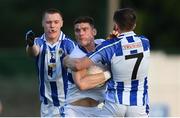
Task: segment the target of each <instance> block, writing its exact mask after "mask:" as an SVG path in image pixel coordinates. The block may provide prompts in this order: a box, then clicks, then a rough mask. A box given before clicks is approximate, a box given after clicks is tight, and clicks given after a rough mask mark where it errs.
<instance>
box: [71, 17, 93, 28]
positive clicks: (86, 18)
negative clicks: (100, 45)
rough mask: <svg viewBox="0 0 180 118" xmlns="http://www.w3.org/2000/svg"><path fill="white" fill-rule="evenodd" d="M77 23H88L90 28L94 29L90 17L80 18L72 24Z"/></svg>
mask: <svg viewBox="0 0 180 118" xmlns="http://www.w3.org/2000/svg"><path fill="white" fill-rule="evenodd" d="M77 23H89V24H90V25H91V26H92V27H94V19H93V18H92V17H90V16H80V17H78V18H77V19H75V20H74V22H73V24H74V25H75V24H77Z"/></svg>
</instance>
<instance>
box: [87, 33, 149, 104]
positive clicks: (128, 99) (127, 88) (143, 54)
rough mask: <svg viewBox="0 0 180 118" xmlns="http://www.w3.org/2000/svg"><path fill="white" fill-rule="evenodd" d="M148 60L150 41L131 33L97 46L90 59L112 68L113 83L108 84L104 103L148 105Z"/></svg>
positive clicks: (111, 81) (110, 81)
mask: <svg viewBox="0 0 180 118" xmlns="http://www.w3.org/2000/svg"><path fill="white" fill-rule="evenodd" d="M149 57H150V44H149V40H148V39H147V38H145V37H143V36H137V35H136V34H135V33H134V32H133V31H131V32H126V33H122V34H121V35H120V37H118V38H114V39H110V40H107V41H105V42H103V43H102V45H100V46H98V47H97V48H96V51H95V52H94V53H93V54H91V55H89V58H90V59H91V60H92V61H93V62H94V63H99V62H102V63H106V64H108V65H109V66H110V67H111V74H112V79H111V80H109V81H108V90H107V93H106V99H107V100H109V101H111V102H115V103H119V104H124V105H131V106H133V105H136V106H142V105H146V104H148V91H147V89H148V85H147V75H148V67H149Z"/></svg>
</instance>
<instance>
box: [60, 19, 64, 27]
mask: <svg viewBox="0 0 180 118" xmlns="http://www.w3.org/2000/svg"><path fill="white" fill-rule="evenodd" d="M62 26H63V19H61V20H60V27H62Z"/></svg>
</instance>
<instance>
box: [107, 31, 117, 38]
mask: <svg viewBox="0 0 180 118" xmlns="http://www.w3.org/2000/svg"><path fill="white" fill-rule="evenodd" d="M119 35H120V34H119V32H118V31H115V30H113V31H112V32H111V33H110V34H109V35H108V36H107V38H106V39H112V38H116V37H118V36H119Z"/></svg>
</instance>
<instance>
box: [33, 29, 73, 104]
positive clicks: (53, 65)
mask: <svg viewBox="0 0 180 118" xmlns="http://www.w3.org/2000/svg"><path fill="white" fill-rule="evenodd" d="M35 44H36V45H39V47H40V54H39V55H38V56H37V57H36V66H37V70H38V78H39V92H40V100H41V101H42V102H43V103H44V104H46V105H47V104H52V105H54V106H63V105H64V102H65V96H66V92H67V81H68V78H67V77H68V76H67V69H65V68H64V67H63V65H62V59H63V58H64V56H65V55H66V54H70V53H71V52H72V50H73V49H74V47H75V43H74V42H73V41H72V40H71V39H69V38H67V37H66V36H65V35H64V34H63V32H61V33H60V37H59V39H58V42H56V43H55V44H53V45H52V44H50V43H48V42H47V41H46V39H45V36H44V35H42V37H40V38H38V39H36V40H35Z"/></svg>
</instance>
